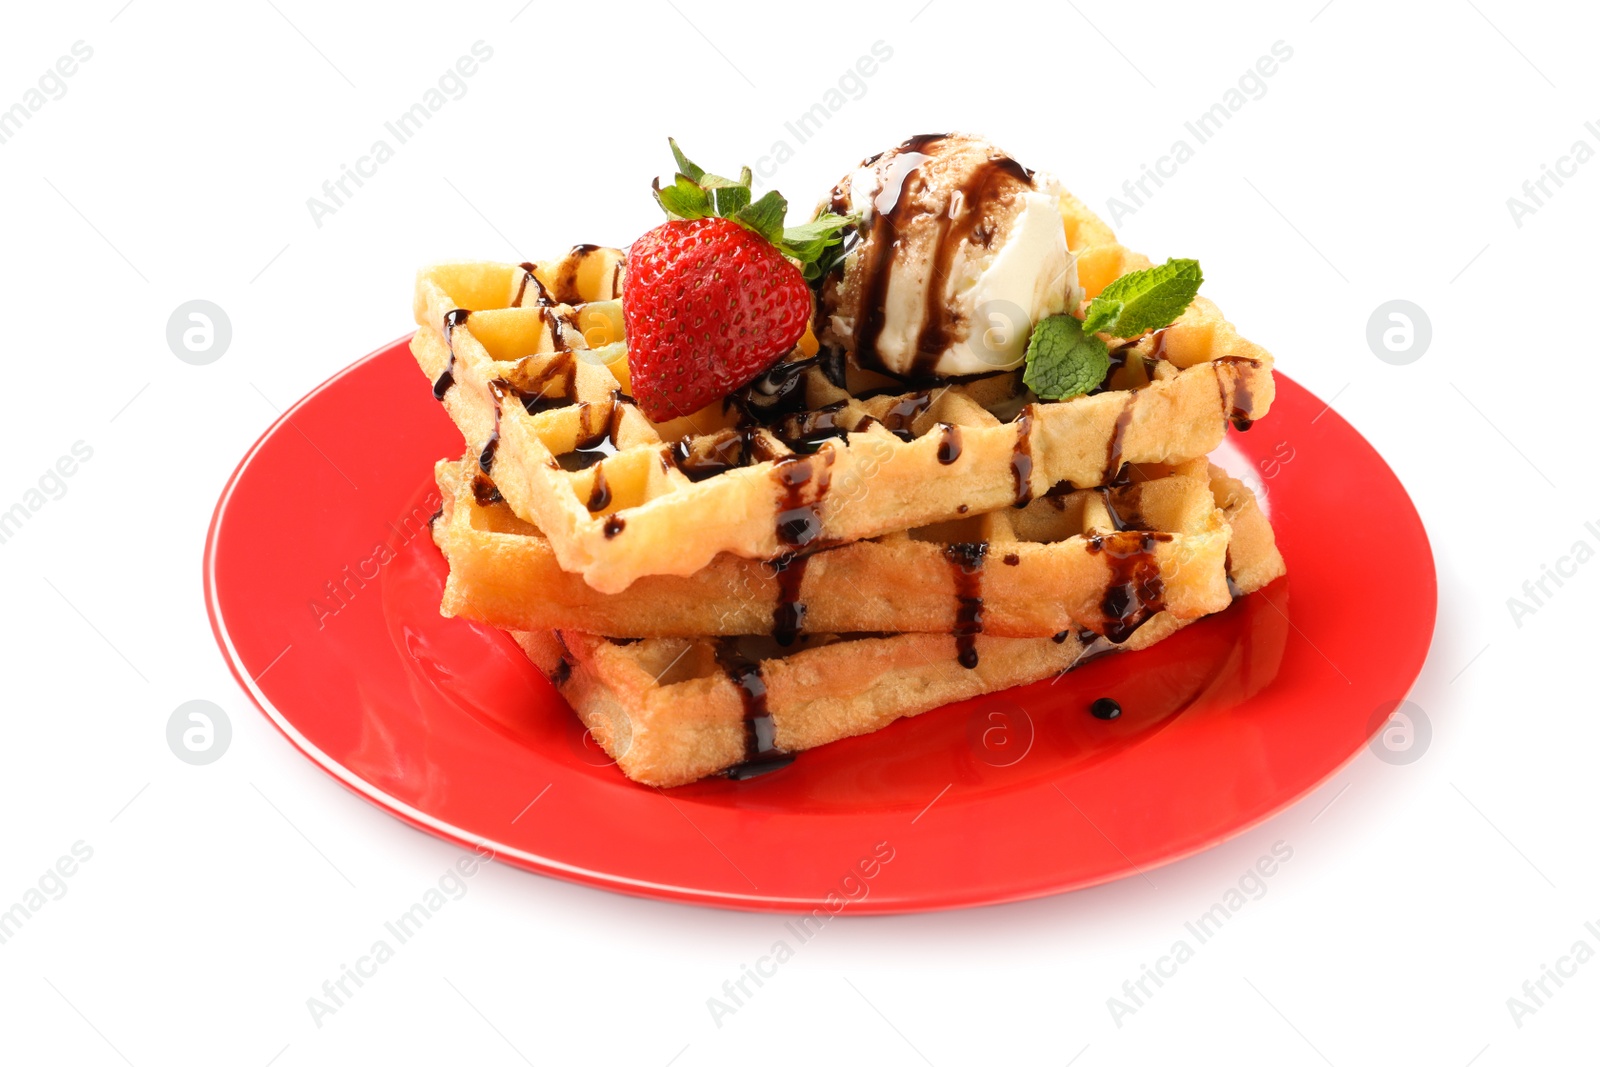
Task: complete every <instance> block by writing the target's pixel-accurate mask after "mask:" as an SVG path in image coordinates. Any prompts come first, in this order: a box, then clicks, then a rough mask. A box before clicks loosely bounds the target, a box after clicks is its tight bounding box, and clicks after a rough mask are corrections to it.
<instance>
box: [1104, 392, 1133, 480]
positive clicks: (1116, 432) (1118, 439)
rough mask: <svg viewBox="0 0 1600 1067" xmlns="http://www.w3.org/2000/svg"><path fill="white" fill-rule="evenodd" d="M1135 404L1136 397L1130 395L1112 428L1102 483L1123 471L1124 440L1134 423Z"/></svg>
mask: <svg viewBox="0 0 1600 1067" xmlns="http://www.w3.org/2000/svg"><path fill="white" fill-rule="evenodd" d="M1133 402H1134V395H1133V394H1132V393H1129V394H1128V399H1127V400H1126V401H1125V402H1124V403H1123V405H1122V410H1121V411H1120V412H1119V413H1118V414H1117V421H1116V424H1115V425H1113V426H1112V427H1111V437H1110V439H1109V440H1107V441H1106V465H1105V467H1104V468H1103V469H1102V471H1101V474H1100V480H1101V481H1102V482H1109V481H1110V480H1111V479H1112V478H1113V477H1115V476H1116V474H1117V472H1118V471H1120V470H1121V469H1122V438H1123V435H1125V434H1126V433H1127V432H1128V425H1129V424H1130V423H1131V422H1133Z"/></svg>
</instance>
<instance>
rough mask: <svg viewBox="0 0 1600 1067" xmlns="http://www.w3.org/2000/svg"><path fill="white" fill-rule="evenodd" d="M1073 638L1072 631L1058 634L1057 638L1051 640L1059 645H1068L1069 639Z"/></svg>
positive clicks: (1063, 631)
mask: <svg viewBox="0 0 1600 1067" xmlns="http://www.w3.org/2000/svg"><path fill="white" fill-rule="evenodd" d="M1071 636H1072V631H1071V630H1062V631H1061V632H1060V633H1058V634H1056V635H1055V636H1053V637H1051V638H1050V640H1052V641H1054V642H1055V643H1056V644H1058V645H1064V644H1066V643H1067V638H1069V637H1071Z"/></svg>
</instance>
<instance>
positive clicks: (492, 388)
mask: <svg viewBox="0 0 1600 1067" xmlns="http://www.w3.org/2000/svg"><path fill="white" fill-rule="evenodd" d="M505 395H506V394H505V383H504V382H503V381H502V380H501V379H499V378H496V379H495V380H494V381H492V382H490V383H489V397H490V398H491V399H492V400H493V401H494V429H492V430H490V431H489V440H487V441H485V442H484V444H483V451H482V452H479V453H478V469H479V470H481V471H482V472H483V473H485V474H493V473H494V454H495V451H496V450H497V449H498V448H499V447H500V404H501V402H502V401H504V400H505Z"/></svg>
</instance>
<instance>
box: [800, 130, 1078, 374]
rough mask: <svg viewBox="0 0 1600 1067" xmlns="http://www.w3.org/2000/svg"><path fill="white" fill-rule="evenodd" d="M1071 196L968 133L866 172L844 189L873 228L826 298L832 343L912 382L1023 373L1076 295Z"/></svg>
mask: <svg viewBox="0 0 1600 1067" xmlns="http://www.w3.org/2000/svg"><path fill="white" fill-rule="evenodd" d="M1060 196H1061V190H1060V187H1059V186H1058V185H1057V184H1056V181H1055V179H1053V178H1051V177H1049V176H1047V175H1045V174H1036V173H1035V172H1033V171H1031V170H1028V169H1027V168H1025V167H1023V166H1022V165H1021V164H1019V163H1018V162H1017V161H1016V160H1014V159H1012V158H1011V157H1010V156H1007V155H1006V154H1005V153H1003V152H1001V151H1000V150H999V149H998V148H996V147H995V146H994V145H992V144H990V143H989V142H987V141H984V140H982V139H981V138H977V137H971V136H968V135H966V134H925V135H922V136H919V137H913V138H911V139H910V140H908V141H906V142H905V143H904V144H901V145H900V146H899V147H897V148H893V149H890V150H889V151H887V152H884V153H882V154H880V155H877V156H874V157H873V158H871V159H869V160H867V161H865V162H864V163H862V164H861V166H860V167H859V168H857V169H856V170H855V171H853V172H852V173H850V174H848V175H846V176H845V178H844V179H843V180H842V181H840V182H839V184H838V185H837V186H835V187H834V190H833V197H832V201H831V207H832V209H833V210H834V211H836V212H840V213H846V212H856V213H859V214H860V215H861V217H862V218H861V226H860V239H859V241H858V242H857V243H856V245H855V247H854V248H852V249H851V251H850V253H849V254H848V255H847V256H846V257H845V260H844V263H843V267H842V270H841V271H840V272H839V273H838V274H836V275H835V276H834V277H833V278H830V279H829V280H828V282H827V283H826V285H825V286H824V288H823V294H822V299H823V312H824V316H825V321H826V324H827V327H828V332H829V334H830V337H831V340H833V341H834V342H835V343H837V344H840V345H842V346H843V347H844V348H845V349H846V350H847V351H849V352H851V353H853V355H854V358H855V361H856V363H857V365H859V366H861V367H864V368H867V369H870V370H878V371H884V372H887V373H889V374H892V375H895V376H897V377H901V378H912V379H926V378H936V377H951V376H956V375H968V374H988V373H993V372H995V371H998V370H1007V369H1009V368H1012V367H1015V366H1018V365H1019V364H1021V363H1022V359H1023V352H1024V349H1025V348H1026V346H1027V343H1028V335H1029V333H1030V331H1031V330H1032V328H1033V324H1034V323H1036V322H1038V321H1039V320H1040V319H1041V318H1043V317H1045V316H1046V315H1053V314H1057V313H1058V312H1061V311H1063V310H1065V309H1066V308H1067V306H1068V301H1069V299H1071V297H1072V294H1073V291H1074V290H1076V289H1077V284H1078V276H1077V269H1076V264H1075V263H1074V261H1073V257H1072V256H1071V254H1070V253H1068V251H1067V241H1066V231H1065V228H1064V227H1063V225H1062V221H1061V209H1060Z"/></svg>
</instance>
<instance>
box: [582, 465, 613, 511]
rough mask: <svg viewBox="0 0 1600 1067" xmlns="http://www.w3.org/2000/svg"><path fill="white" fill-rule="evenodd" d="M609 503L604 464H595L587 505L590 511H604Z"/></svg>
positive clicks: (608, 489) (609, 490) (609, 496)
mask: <svg viewBox="0 0 1600 1067" xmlns="http://www.w3.org/2000/svg"><path fill="white" fill-rule="evenodd" d="M610 504H611V486H610V484H609V483H607V481H606V469H605V467H604V465H601V464H596V465H595V468H594V481H593V482H591V483H590V485H589V500H588V503H587V507H588V508H589V511H590V512H591V513H593V512H596V511H604V510H605V509H606V508H607V507H609V506H610Z"/></svg>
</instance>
